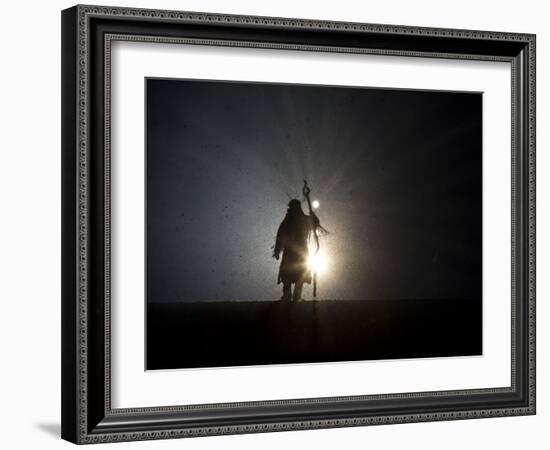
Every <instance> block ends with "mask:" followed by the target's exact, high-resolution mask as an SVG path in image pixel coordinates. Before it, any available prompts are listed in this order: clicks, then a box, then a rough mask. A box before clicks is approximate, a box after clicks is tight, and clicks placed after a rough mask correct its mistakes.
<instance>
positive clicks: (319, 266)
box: [308, 251, 327, 273]
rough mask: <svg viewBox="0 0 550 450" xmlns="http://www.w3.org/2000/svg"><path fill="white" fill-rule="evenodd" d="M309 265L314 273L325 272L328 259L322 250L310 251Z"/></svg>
mask: <svg viewBox="0 0 550 450" xmlns="http://www.w3.org/2000/svg"><path fill="white" fill-rule="evenodd" d="M308 266H309V268H310V269H311V271H312V272H314V273H324V272H325V271H326V269H327V260H326V258H325V256H324V255H323V253H322V252H321V251H319V252H317V253H315V251H310V253H309V258H308Z"/></svg>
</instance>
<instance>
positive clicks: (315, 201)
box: [311, 200, 320, 209]
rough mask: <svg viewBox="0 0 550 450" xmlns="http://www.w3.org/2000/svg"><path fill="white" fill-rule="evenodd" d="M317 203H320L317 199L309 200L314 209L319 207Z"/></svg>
mask: <svg viewBox="0 0 550 450" xmlns="http://www.w3.org/2000/svg"><path fill="white" fill-rule="evenodd" d="M319 205H320V203H319V200H313V201H312V202H311V206H312V207H313V208H315V209H317V208H319Z"/></svg>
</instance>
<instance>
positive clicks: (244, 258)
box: [146, 79, 482, 302]
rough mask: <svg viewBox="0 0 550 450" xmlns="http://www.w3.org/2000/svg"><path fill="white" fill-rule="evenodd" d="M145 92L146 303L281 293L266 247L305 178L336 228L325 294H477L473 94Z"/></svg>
mask: <svg viewBox="0 0 550 450" xmlns="http://www.w3.org/2000/svg"><path fill="white" fill-rule="evenodd" d="M146 90H147V93H146V98H147V110H146V112H147V218H146V220H147V301H148V302H196V301H228V300H276V299H279V298H280V296H281V286H280V285H277V284H276V282H277V270H278V265H279V263H278V262H277V261H276V260H275V259H273V258H272V256H271V255H272V246H273V244H274V239H275V234H276V232H277V228H278V226H279V224H280V222H281V221H282V219H283V218H284V215H285V212H286V208H287V204H288V201H289V199H290V198H291V197H296V198H299V199H300V200H302V196H301V188H302V185H303V180H304V178H305V179H307V180H308V183H309V185H310V187H311V189H312V193H311V198H312V200H317V201H318V202H319V207H318V209H316V213H317V215H318V216H319V217H320V219H321V222H322V224H323V226H324V227H325V228H326V229H328V231H329V232H330V234H329V235H328V236H323V237H322V238H321V253H322V255H323V258H324V260H325V262H326V267H325V270H324V272H322V273H320V274H319V281H318V299H319V300H323V299H325V300H328V299H332V300H338V299H344V300H358V299H377V300H385V299H388V300H390V299H408V298H412V299H478V298H481V206H482V205H481V175H482V173H481V170H482V169H481V157H482V152H481V139H482V134H481V113H482V95H481V94H479V93H444V92H425V91H408V90H387V89H384V90H382V89H368V88H343V87H326V86H303V85H285V84H260V83H258V84H252V83H236V82H212V81H189V80H164V79H148V80H147V82H146ZM303 209H304V212H306V213H307V206H306V204H305V202H304V203H303ZM304 297H305V298H306V299H311V286H307V285H306V287H305V288H304Z"/></svg>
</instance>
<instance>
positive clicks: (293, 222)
mask: <svg viewBox="0 0 550 450" xmlns="http://www.w3.org/2000/svg"><path fill="white" fill-rule="evenodd" d="M319 226H320V224H319V218H318V217H317V216H316V215H315V213H313V211H310V215H309V216H308V215H306V214H304V212H303V211H302V206H301V204H300V201H299V200H296V199H293V200H291V201H290V202H289V203H288V210H287V213H286V216H285V218H284V219H283V221H282V222H281V225H280V226H279V229H278V231H277V238H276V240H275V249H274V251H273V256H274V257H275V258H276V259H277V260H278V259H279V255H280V253H281V251H282V252H283V258H282V260H281V265H280V267H279V276H278V279H277V284H280V283H283V297H282V300H285V301H290V300H291V299H292V300H294V301H299V300H301V299H302V298H301V297H302V287H303V285H304V283H307V284H310V283H311V281H312V278H313V274H312V272H311V268H310V267H308V256H309V253H308V239H309V238H310V237H311V235H312V234H314V233H315V232H316V230H317V228H318V227H319ZM292 284H294V292H292Z"/></svg>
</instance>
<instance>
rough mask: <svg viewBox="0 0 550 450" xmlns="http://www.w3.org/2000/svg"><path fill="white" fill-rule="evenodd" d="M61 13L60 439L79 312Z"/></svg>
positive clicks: (71, 435)
mask: <svg viewBox="0 0 550 450" xmlns="http://www.w3.org/2000/svg"><path fill="white" fill-rule="evenodd" d="M77 9H78V8H76V7H73V8H69V9H66V10H64V11H62V12H61V186H62V192H61V247H62V249H61V254H62V262H61V279H62V280H61V437H62V438H63V439H66V440H68V441H70V442H73V443H77V442H78V440H79V437H78V405H77V396H78V381H77V379H78V369H77V364H78V348H79V345H78V342H77V338H78V336H77V328H78V314H77V303H76V302H77V296H78V294H77V275H76V273H77V259H76V248H77V239H78V236H77V224H76V214H77V185H76V178H77V175H76V174H77V171H76V164H77V162H76V144H77V141H76V136H77V120H76V117H77V110H78V106H77V80H76V77H77V75H76V74H77V20H78V10H77Z"/></svg>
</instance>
